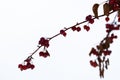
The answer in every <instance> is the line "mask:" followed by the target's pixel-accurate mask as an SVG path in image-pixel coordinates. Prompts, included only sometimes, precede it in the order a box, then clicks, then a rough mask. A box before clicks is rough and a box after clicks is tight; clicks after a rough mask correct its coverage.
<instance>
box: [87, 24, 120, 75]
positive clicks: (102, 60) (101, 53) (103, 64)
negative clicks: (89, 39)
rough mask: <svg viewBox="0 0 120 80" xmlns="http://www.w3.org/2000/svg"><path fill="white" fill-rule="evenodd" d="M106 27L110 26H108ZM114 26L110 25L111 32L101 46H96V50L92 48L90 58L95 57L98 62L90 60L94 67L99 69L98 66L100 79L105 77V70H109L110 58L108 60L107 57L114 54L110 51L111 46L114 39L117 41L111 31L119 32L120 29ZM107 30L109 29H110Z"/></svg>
mask: <svg viewBox="0 0 120 80" xmlns="http://www.w3.org/2000/svg"><path fill="white" fill-rule="evenodd" d="M111 25H112V27H111ZM106 26H108V24H107V25H106ZM113 26H114V25H113V24H109V29H110V30H109V32H108V31H107V35H106V37H105V38H104V39H103V40H102V41H101V42H100V44H99V45H97V46H96V49H95V48H92V49H91V51H90V53H89V56H91V55H95V56H96V57H97V58H96V60H94V61H92V60H90V64H91V66H93V67H97V66H98V67H99V74H100V77H104V70H105V69H108V65H109V58H107V59H106V57H107V56H110V54H111V53H112V51H111V50H109V48H110V44H112V43H113V39H117V36H116V35H114V34H113V33H112V34H110V33H111V31H113V30H119V29H116V28H114V27H113ZM118 26H119V25H118ZM106 28H107V29H108V27H106Z"/></svg>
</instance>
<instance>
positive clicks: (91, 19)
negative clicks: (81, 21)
mask: <svg viewBox="0 0 120 80" xmlns="http://www.w3.org/2000/svg"><path fill="white" fill-rule="evenodd" d="M86 21H88V22H89V23H91V24H93V23H94V19H93V18H92V15H88V16H86Z"/></svg>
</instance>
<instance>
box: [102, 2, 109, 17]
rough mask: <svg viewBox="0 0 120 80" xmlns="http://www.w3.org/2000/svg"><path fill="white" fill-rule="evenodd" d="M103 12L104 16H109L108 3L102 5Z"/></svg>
mask: <svg viewBox="0 0 120 80" xmlns="http://www.w3.org/2000/svg"><path fill="white" fill-rule="evenodd" d="M103 11H104V15H106V16H109V12H110V5H109V4H108V3H105V4H104V5H103Z"/></svg>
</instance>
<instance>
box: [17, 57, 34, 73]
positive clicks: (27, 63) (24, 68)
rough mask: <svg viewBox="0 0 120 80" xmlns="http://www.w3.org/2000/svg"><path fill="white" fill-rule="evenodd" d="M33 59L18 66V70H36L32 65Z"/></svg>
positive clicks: (28, 59)
mask: <svg viewBox="0 0 120 80" xmlns="http://www.w3.org/2000/svg"><path fill="white" fill-rule="evenodd" d="M31 59H32V58H31V57H28V58H27V59H26V60H24V63H23V64H19V65H18V68H20V70H21V71H23V70H26V69H29V68H31V69H34V68H35V66H34V65H33V64H32V62H31Z"/></svg>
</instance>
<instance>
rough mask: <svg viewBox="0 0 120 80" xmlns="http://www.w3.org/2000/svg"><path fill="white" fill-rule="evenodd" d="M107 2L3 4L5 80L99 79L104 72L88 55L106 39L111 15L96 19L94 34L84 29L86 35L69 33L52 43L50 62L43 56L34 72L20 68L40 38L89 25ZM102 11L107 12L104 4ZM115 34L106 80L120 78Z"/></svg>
mask: <svg viewBox="0 0 120 80" xmlns="http://www.w3.org/2000/svg"><path fill="white" fill-rule="evenodd" d="M103 1H104V0H0V80H99V79H100V78H99V72H98V68H93V67H91V66H90V64H89V60H91V59H94V58H93V57H89V55H88V54H89V51H90V50H91V48H92V47H95V46H96V45H97V44H99V42H100V41H101V40H102V39H103V37H105V35H106V33H105V24H104V23H105V21H104V18H105V17H103V18H100V19H99V20H95V23H94V24H93V25H90V27H91V30H90V31H89V32H87V31H85V30H84V29H83V25H80V27H81V28H82V30H81V32H79V33H78V32H73V31H72V30H69V31H67V36H66V37H63V36H61V35H60V36H58V37H56V38H54V39H53V40H51V41H50V47H49V48H48V51H49V52H50V55H51V56H50V57H48V58H46V59H44V58H42V57H39V55H38V52H37V53H36V54H35V55H34V56H33V57H34V60H33V63H34V64H35V69H34V70H26V71H22V72H21V71H20V70H19V69H18V64H20V63H22V62H23V60H24V59H25V58H26V57H27V56H29V55H30V53H32V52H33V51H34V50H35V49H36V48H37V44H38V41H39V39H40V37H42V36H44V37H51V36H53V35H55V34H57V33H58V32H59V30H60V29H63V28H64V27H70V26H72V25H74V24H76V23H77V22H81V21H84V20H85V17H86V16H87V15H89V14H93V13H92V5H93V4H94V3H96V2H97V3H101V2H103ZM99 13H100V14H102V13H103V12H102V5H101V6H100V9H99ZM114 15H115V14H113V15H111V17H112V18H113V17H114ZM112 18H111V21H112ZM86 24H87V23H86ZM115 34H117V35H118V37H119V38H118V39H116V40H114V43H113V44H112V45H111V49H112V51H113V52H112V54H111V56H109V58H110V66H109V67H108V68H109V69H108V70H106V71H105V78H104V79H102V80H113V79H117V80H119V79H120V77H119V71H120V64H119V60H120V59H119V56H120V36H119V35H120V32H118V31H116V32H115ZM40 50H42V48H41V49H40Z"/></svg>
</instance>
